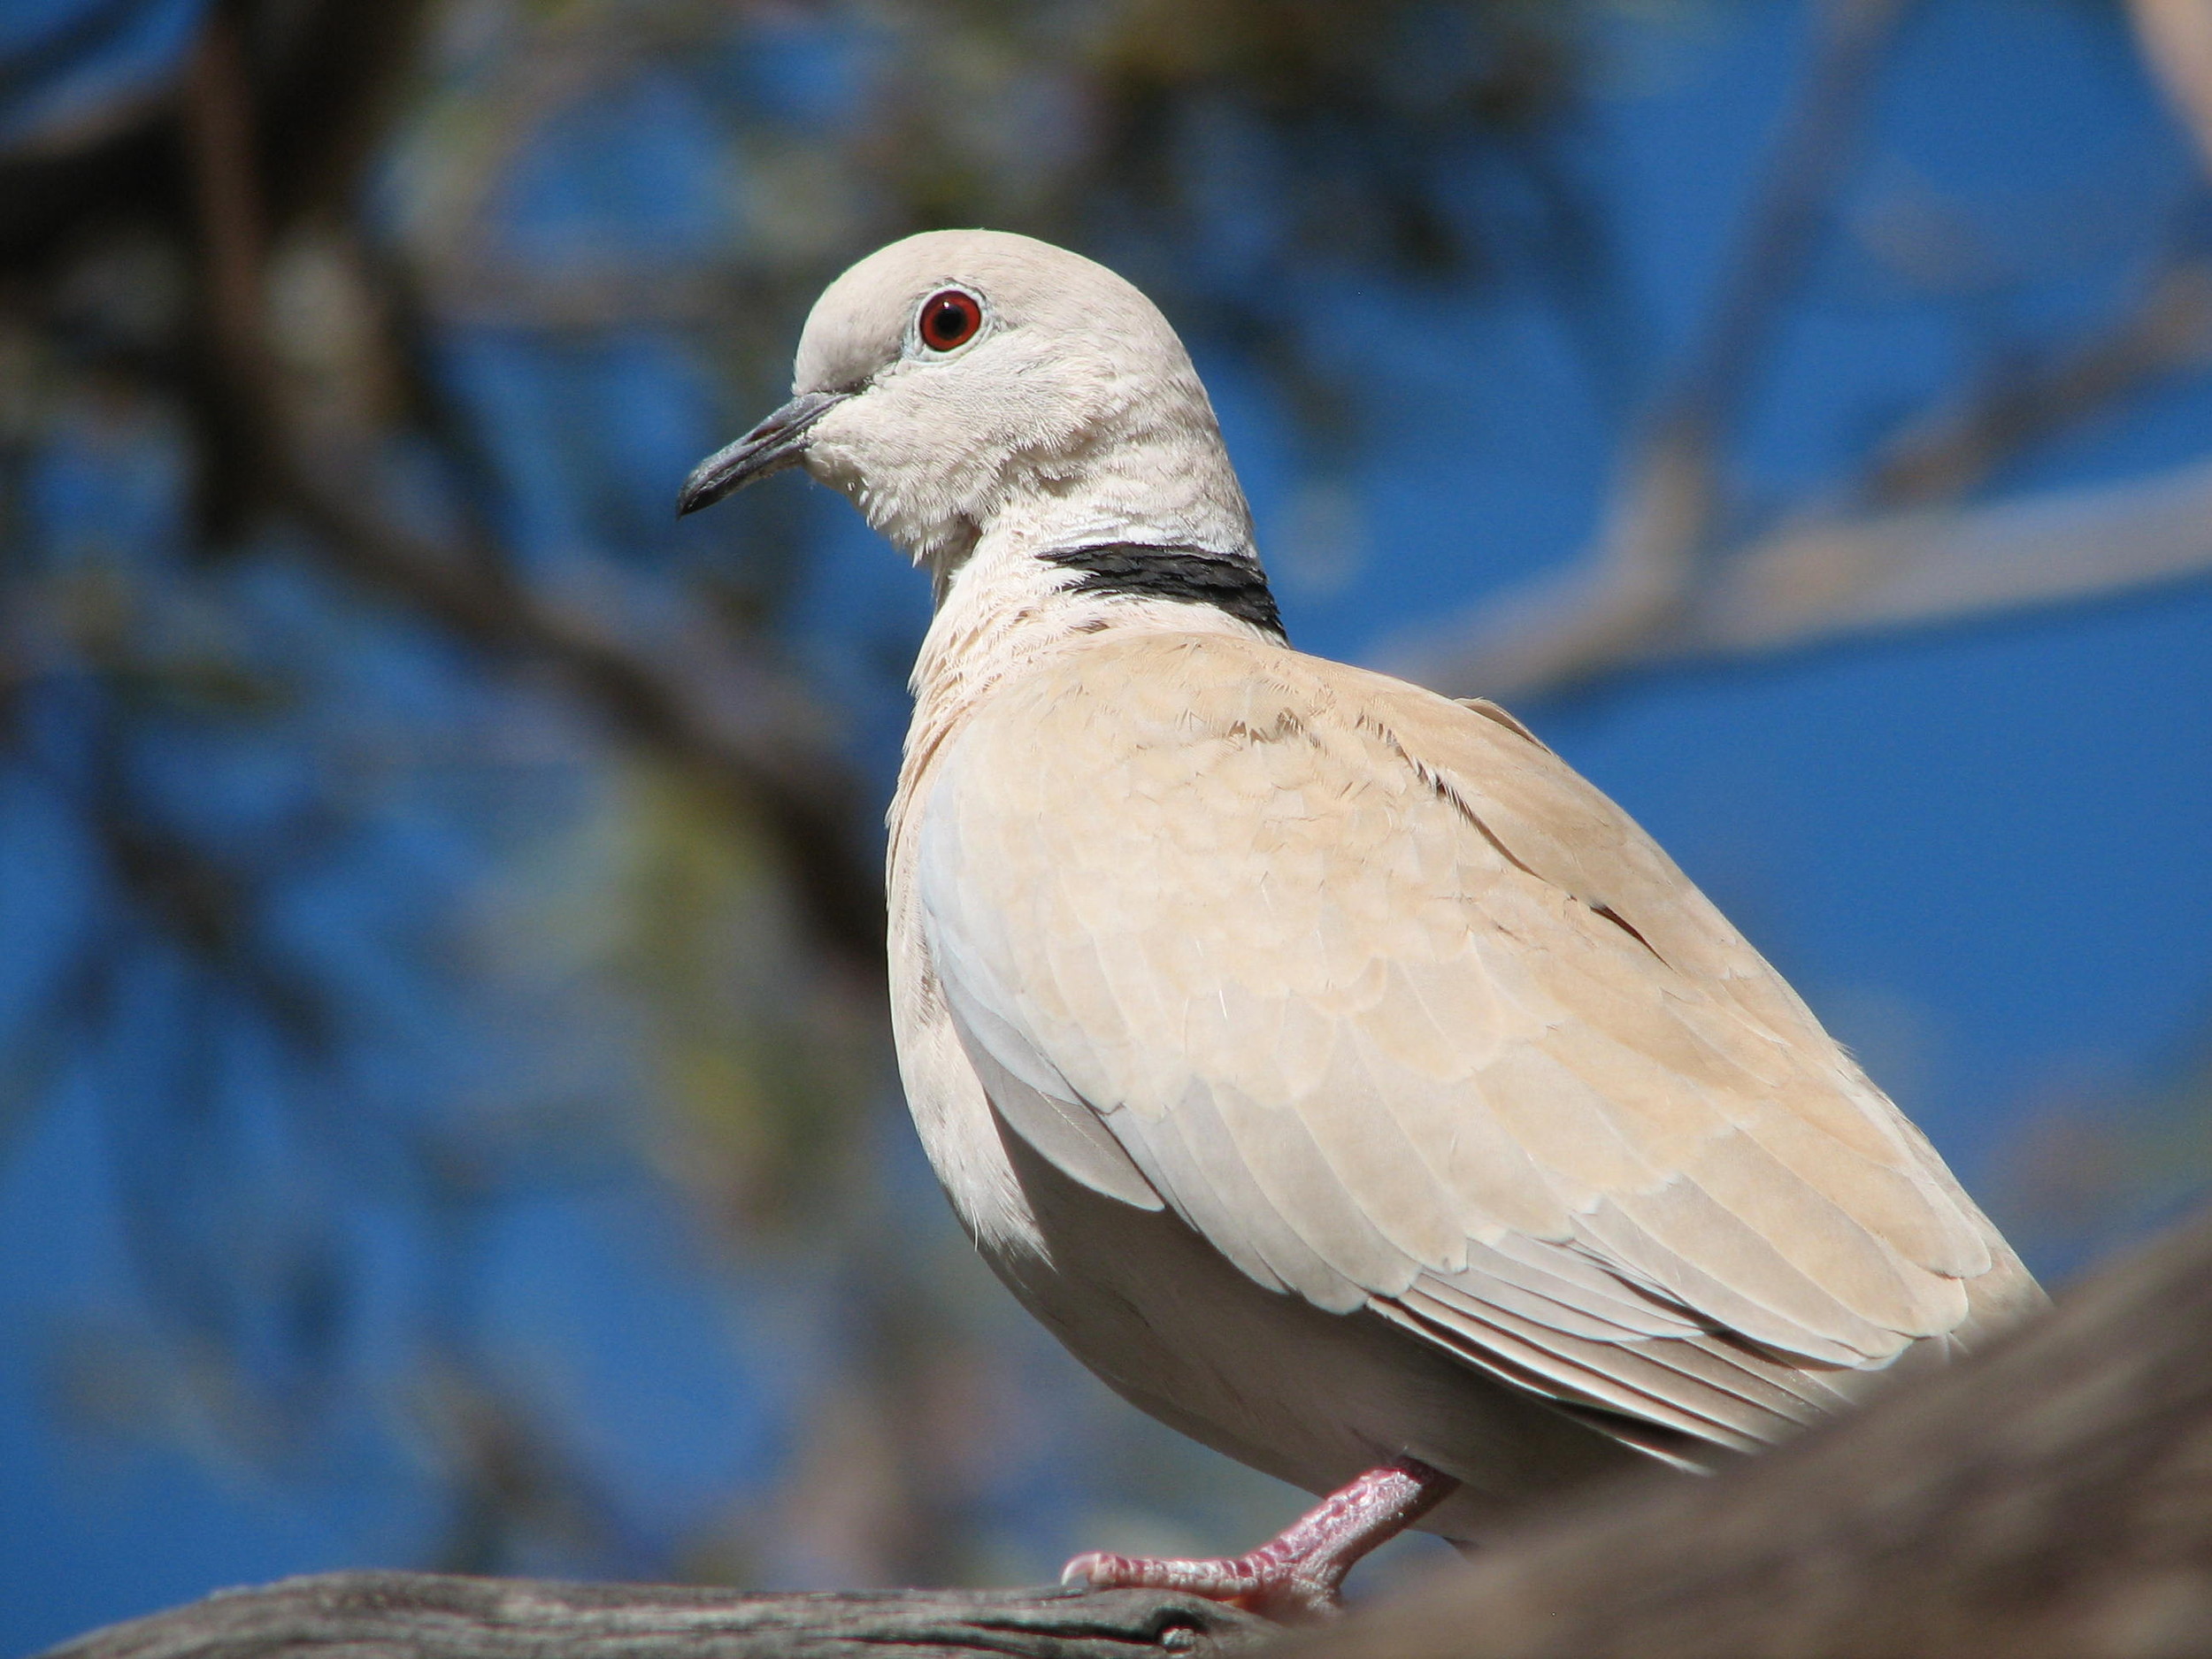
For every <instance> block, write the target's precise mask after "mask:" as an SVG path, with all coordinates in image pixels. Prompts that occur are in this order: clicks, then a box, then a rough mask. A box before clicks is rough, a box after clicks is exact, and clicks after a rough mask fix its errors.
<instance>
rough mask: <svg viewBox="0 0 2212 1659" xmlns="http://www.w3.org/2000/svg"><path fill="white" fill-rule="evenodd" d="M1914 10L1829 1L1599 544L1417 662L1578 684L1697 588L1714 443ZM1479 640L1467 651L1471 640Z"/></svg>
mask: <svg viewBox="0 0 2212 1659" xmlns="http://www.w3.org/2000/svg"><path fill="white" fill-rule="evenodd" d="M1910 4H1911V0H1827V4H1824V6H1822V7H1821V9H1820V18H1819V32H1820V39H1819V43H1818V47H1817V49H1816V56H1815V60H1814V64H1813V67H1812V70H1811V73H1809V75H1808V76H1807V78H1806V81H1805V83H1804V86H1803V88H1802V89H1801V91H1800V93H1799V95H1798V97H1797V99H1796V101H1795V103H1794V104H1793V106H1792V108H1791V110H1790V111H1789V112H1788V114H1787V115H1786V118H1785V120H1784V123H1783V129H1782V134H1781V136H1780V138H1779V139H1778V141H1777V142H1776V146H1775V150H1774V154H1773V157H1772V160H1771V161H1770V165H1769V166H1768V169H1767V173H1766V178H1765V180H1764V182H1763V185H1762V187H1761V188H1760V191H1759V194H1758V196H1757V199H1756V200H1755V203H1754V204H1753V206H1752V209H1751V211H1750V213H1749V216H1748V218H1747V221H1746V226H1745V229H1744V233H1743V235H1742V237H1741V240H1740V242H1739V244H1738V247H1737V250H1736V253H1735V255H1734V257H1733V258H1732V261H1731V263H1730V265H1729V267H1728V269H1727V271H1726V273H1725V274H1724V276H1723V278H1722V280H1721V283H1720V287H1719V290H1718V293H1717V296H1716V298H1715V301H1714V304H1713V309H1712V312H1711V315H1710V319H1709V322H1708V324H1707V326H1705V328H1704V329H1703V331H1702V332H1701V335H1700V337H1699V339H1698V340H1697V342H1696V343H1695V345H1694V348H1693V349H1692V350H1691V352H1690V354H1689V356H1688V357H1687V358H1686V361H1685V363H1684V365H1683V366H1682V368H1681V369H1680V371H1679V372H1678V373H1677V374H1676V375H1675V376H1674V378H1673V381H1672V384H1671V387H1670V388H1669V389H1668V390H1667V391H1666V392H1665V393H1663V395H1662V396H1661V397H1660V398H1659V400H1658V402H1657V403H1656V404H1655V406H1654V408H1653V409H1652V411H1650V412H1649V413H1648V414H1647V416H1646V417H1645V419H1644V420H1643V422H1642V423H1641V426H1640V434H1639V435H1638V436H1637V437H1636V439H1635V440H1634V442H1633V443H1632V447H1631V449H1630V453H1629V455H1628V457H1627V460H1626V462H1625V464H1624V465H1623V467H1622V469H1621V472H1620V475H1619V479H1618V481H1617V486H1616V488H1615V489H1614V492H1613V499H1612V503H1611V505H1610V507H1609V510H1608V511H1607V514H1606V518H1605V520H1604V523H1603V525H1602V526H1601V528H1600V530H1599V532H1598V534H1597V537H1596V540H1595V542H1594V546H1593V547H1592V548H1591V549H1590V551H1589V552H1588V554H1587V555H1586V557H1584V559H1583V560H1582V562H1581V563H1579V564H1578V565H1576V566H1575V567H1574V568H1573V569H1571V570H1570V571H1568V572H1565V573H1564V574H1563V575H1561V576H1556V577H1553V578H1549V579H1547V580H1542V581H1540V582H1538V583H1536V584H1534V585H1532V586H1531V587H1530V588H1526V589H1525V590H1524V591H1523V592H1521V593H1520V594H1517V595H1512V596H1509V598H1507V599H1506V600H1504V601H1503V602H1502V603H1499V604H1497V605H1495V606H1494V607H1492V608H1491V609H1490V610H1488V611H1486V612H1484V613H1483V614H1482V615H1481V616H1480V617H1479V618H1477V619H1476V621H1475V622H1474V624H1473V625H1472V627H1471V629H1470V628H1469V626H1467V625H1465V624H1463V625H1461V626H1460V627H1459V628H1458V629H1457V630H1455V633H1456V634H1458V635H1459V636H1460V637H1459V638H1458V639H1457V640H1456V641H1455V642H1454V643H1453V644H1452V646H1451V647H1450V648H1449V649H1448V651H1434V650H1432V652H1431V653H1430V655H1431V656H1432V657H1433V658H1435V659H1436V660H1433V661H1432V662H1429V663H1425V664H1423V665H1422V667H1421V668H1420V670H1419V671H1418V672H1419V674H1420V677H1422V678H1425V679H1427V680H1431V681H1432V683H1452V684H1456V685H1463V686H1468V687H1472V688H1474V689H1479V690H1481V691H1483V692H1484V693H1486V694H1488V693H1491V692H1496V691H1506V690H1511V689H1516V688H1524V687H1530V686H1537V685H1545V684H1549V683H1553V682H1555V681H1558V680H1569V679H1573V678H1575V677H1577V676H1578V675H1580V674H1583V673H1586V672H1590V671H1591V670H1592V669H1593V668H1595V667H1598V666H1602V665H1606V664H1611V663H1613V662H1615V661H1617V660H1618V659H1619V658H1620V657H1622V656H1623V655H1624V654H1625V653H1628V652H1630V651H1632V650H1633V649H1635V648H1636V646H1637V645H1638V644H1639V643H1640V641H1644V640H1647V639H1648V638H1650V637H1652V636H1653V635H1654V634H1656V633H1657V632H1658V631H1660V630H1661V629H1663V627H1664V626H1666V625H1667V623H1668V621H1669V620H1670V618H1671V617H1672V615H1673V613H1674V611H1675V609H1676V607H1677V605H1678V603H1679V602H1680V601H1681V599H1682V596H1683V595H1685V594H1686V592H1687V591H1688V589H1689V588H1690V587H1691V585H1692V583H1693V582H1694V580H1695V578H1696V574H1697V571H1698V566H1699V564H1700V559H1701V555H1702V554H1704V553H1705V552H1706V551H1707V549H1708V546H1709V542H1710V541H1711V538H1712V534H1713V526H1714V520H1715V518H1716V517H1717V512H1718V510H1719V504H1720V502H1721V499H1722V496H1723V493H1724V492H1723V488H1722V480H1721V476H1720V464H1719V453H1718V445H1719V441H1720V437H1721V434H1722V432H1723V431H1724V428H1725V427H1726V426H1728V425H1729V423H1730V422H1731V421H1732V420H1733V419H1734V418H1735V416H1736V414H1737V412H1738V411H1739V410H1740V408H1741V406H1742V404H1743V403H1744V401H1745V399H1746V398H1747V396H1749V394H1750V391H1751V389H1752V388H1753V386H1754V385H1755V381H1756V379H1757V375H1758V371H1759V367H1760V365H1761V364H1762V363H1763V360H1764V358H1765V356H1766V352H1767V348H1768V345H1769V343H1770V340H1771V338H1772V335H1773V333H1774V329H1775V326H1776V323H1777V320H1778V316H1779V312H1780V309H1781V306H1782V304H1783V303H1784V302H1785V301H1786V299H1787V298H1788V297H1789V296H1790V295H1791V294H1792V293H1793V292H1794V291H1795V289H1796V288H1797V286H1798V284H1799V283H1800V282H1801V280H1802V278H1803V273H1804V270H1805V267H1806V265H1808V263H1809V261H1810V259H1811V257H1812V255H1813V252H1814V250H1815V249H1816V247H1817V246H1818V243H1819V238H1820V234H1821V232H1822V230H1823V229H1824V227H1825V224H1826V221H1827V211H1828V205H1829V203H1830V202H1831V200H1832V198H1833V196H1834V195H1835V192H1836V190H1837V188H1839V185H1840V184H1841V182H1842V180H1843V179H1844V177H1845V176H1846V173H1847V170H1848V166H1849V163H1850V158H1851V157H1852V154H1853V152H1854V150H1855V145H1854V144H1853V142H1852V140H1853V136H1854V134H1855V130H1856V128H1857V127H1858V125H1859V122H1860V120H1861V119H1862V118H1863V114H1864V111H1865V108H1866V105H1867V102H1868V98H1869V96H1870V94H1871V92H1872V89H1873V86H1874V81H1875V79H1876V72H1877V71H1878V69H1879V67H1880V65H1881V62H1882V58H1883V56H1884V54H1885V53H1886V51H1887V50H1888V46H1889V42H1890V41H1891V39H1892V38H1893V35H1895V33H1896V29H1897V27H1898V24H1899V23H1900V21H1901V19H1902V18H1903V17H1904V14H1905V12H1907V11H1908V10H1909V6H1910ZM1470 633H1471V634H1472V636H1473V637H1472V638H1471V639H1469V638H1467V637H1466V636H1467V635H1468V634H1470Z"/></svg>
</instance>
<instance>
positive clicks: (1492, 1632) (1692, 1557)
mask: <svg viewBox="0 0 2212 1659" xmlns="http://www.w3.org/2000/svg"><path fill="white" fill-rule="evenodd" d="M1277 1636H1279V1632H1276V1630H1275V1627H1273V1626H1271V1625H1269V1624H1265V1623H1263V1621H1261V1620H1259V1619H1256V1618H1254V1617H1250V1616H1248V1615H1246V1614H1242V1613H1238V1612H1235V1611H1233V1610H1232V1609H1226V1608H1222V1607H1217V1606H1215V1605H1213V1604H1211V1603H1209V1602H1205V1601H1197V1600H1194V1599H1193V1598H1190V1597H1187V1596H1179V1595H1168V1594H1156V1593H1152V1592H1146V1591H1128V1590H1122V1591H1109V1592H1104V1593H1100V1594H1085V1595H1071V1594H1065V1593H1062V1592H1058V1591H1051V1590H1041V1591H950V1590H896V1591H879V1592H873V1593H863V1594H838V1595H748V1594H741V1593H739V1592H736V1591H730V1590H707V1589H696V1588H688V1587H680V1586H641V1585H556V1584H543V1583H535V1582H530V1581H526V1580H500V1579H487V1578H449V1577H444V1576H441V1575H437V1574H432V1573H408V1572H353V1573H334V1574H328V1575H326V1576H323V1577H320V1578H295V1579H290V1580H288V1581H287V1582H285V1583H282V1584H278V1585H273V1586H270V1587H268V1588H266V1589H261V1590H250V1591H242V1592H234V1593H232V1594H226V1595H218V1596H214V1597H211V1598H210V1599H209V1600H207V1601H199V1602H195V1603H194V1604H192V1605H191V1606H189V1607H185V1608H180V1609H176V1610H174V1611H173V1612H168V1613H161V1614H157V1615H155V1616H154V1617H150V1618H142V1619H139V1620H136V1621H134V1623H131V1624H119V1625H116V1626H114V1627H113V1628H111V1629H109V1630H106V1631H101V1632H95V1633H94V1634H92V1635H89V1636H87V1637H84V1638H82V1639H81V1640H78V1641H75V1642H73V1643H71V1644H70V1645H68V1646H67V1647H59V1648H57V1649H55V1650H54V1651H53V1652H52V1653H51V1654H50V1655H47V1656H46V1659H308V1656H309V1655H311V1653H313V1652H314V1651H315V1650H320V1649H343V1650H344V1653H343V1659H616V1656H617V1655H620V1659H769V1656H770V1655H775V1656H776V1659H793V1656H803V1659H832V1656H834V1655H853V1656H854V1659H857V1656H858V1655H863V1654H866V1655H871V1659H896V1655H900V1654H910V1655H939V1656H941V1659H949V1656H950V1655H976V1654H986V1653H987V1654H993V1655H1011V1656H1013V1659H1022V1656H1024V1655H1035V1656H1036V1659H1108V1656H1109V1655H1117V1656H1119V1659H1130V1656H1131V1655H1137V1654H1139V1653H1141V1652H1145V1651H1150V1650H1158V1651H1160V1652H1164V1653H1172V1654H1186V1655H1223V1654H1231V1653H1237V1652H1244V1651H1249V1650H1250V1649H1251V1648H1253V1647H1256V1646H1259V1645H1261V1644H1263V1642H1266V1641H1267V1640H1269V1639H1270V1638H1271V1637H1277ZM1270 1651H1271V1652H1280V1653H1282V1655H1284V1659H1508V1656H1510V1659H1608V1656H1609V1655H1621V1656H1622V1659H1628V1656H1629V1655H1634V1659H1728V1656H1731V1655H1791V1656H1792V1659H1824V1656H1828V1655H1832V1656H1834V1659H1857V1656H1859V1655H1924V1654H1940V1655H1944V1656H1945V1659H1999V1656H2000V1655H2002V1656H2003V1659H2183V1656H2184V1655H2212V1218H2208V1219H2207V1220H2204V1221H2201V1222H2200V1223H2198V1224H2197V1225H2194V1226H2193V1227H2191V1228H2189V1229H2187V1230H2185V1231H2184V1232H2181V1233H2177V1234H2175V1235H2174V1236H2173V1237H2172V1238H2170V1239H2169V1240H2166V1241H2165V1242H2163V1243H2162V1244H2160V1245H2159V1246H2157V1247H2155V1248H2153V1249H2152V1250H2150V1251H2148V1252H2147V1253H2146V1254H2144V1255H2143V1256H2139V1257H2137V1258H2136V1259H2134V1260H2132V1261H2129V1262H2124V1263H2121V1264H2120V1265H2118V1266H2116V1267H2115V1268H2112V1269H2109V1270H2108V1271H2105V1272H2103V1273H2101V1274H2100V1275H2098V1276H2097V1277H2096V1278H2094V1279H2092V1280H2090V1281H2089V1282H2088V1283H2087V1284H2085V1285H2083V1286H2079V1287H2078V1288H2077V1289H2076V1290H2074V1291H2073V1292H2072V1293H2071V1294H2069V1295H2067V1296H2066V1297H2065V1298H2064V1299H2063V1300H2062V1302H2061V1303H2060V1305H2059V1307H2058V1308H2057V1310H2055V1312H2054V1313H2052V1314H2051V1315H2049V1316H2047V1317H2045V1318H2044V1319H2042V1320H2040V1321H2039V1322H2038V1323H2036V1324H2035V1325H2032V1326H2030V1327H2029V1328H2027V1329H2025V1330H2024V1331H2021V1332H2019V1333H2016V1335H2015V1336H2013V1337H2012V1338H2010V1339H2009V1340H2006V1341H2004V1342H2001V1343H2000V1344H1999V1345H1997V1346H1996V1347H1995V1348H1992V1349H1990V1350H1988V1351H1987V1352H1985V1353H1984V1354H1981V1355H1978V1356H1976V1357H1975V1358H1973V1359H1971V1360H1970V1361H1968V1362H1966V1363H1962V1364H1960V1365H1956V1366H1954V1367H1952V1368H1951V1369H1949V1370H1947V1371H1940V1372H1937V1373H1934V1374H1932V1375H1930V1376H1927V1377H1924V1378H1921V1379H1916V1380H1915V1381H1912V1382H1909V1383H1901V1384H1900V1386H1898V1387H1897V1388H1896V1389H1895V1390H1894V1391H1893V1392H1891V1393H1888V1394H1884V1395H1883V1396H1881V1397H1880V1398H1879V1399H1878V1401H1877V1402H1875V1403H1874V1405H1873V1406H1872V1407H1871V1408H1870V1409H1869V1410H1867V1411H1865V1412H1863V1413H1861V1414H1860V1415H1858V1416H1856V1417H1850V1418H1847V1419H1846V1420H1844V1421H1843V1422H1840V1423H1838V1424H1836V1425H1834V1426H1832V1427H1831V1428H1828V1429H1825V1430H1823V1431H1820V1432H1816V1433H1813V1434H1810V1435H1808V1436H1807V1437H1805V1438H1804V1439H1803V1440H1798V1441H1796V1442H1794V1443H1793V1444H1791V1445H1788V1446H1786V1447H1783V1448H1781V1449H1779V1450H1778V1451H1775V1452H1771V1453H1768V1454H1766V1455H1763V1456H1761V1457H1759V1458H1756V1459H1755V1460H1751V1461H1748V1462H1746V1463H1741V1464H1740V1465H1737V1466H1736V1467H1734V1468H1732V1469H1731V1470H1730V1471H1728V1472H1727V1473H1725V1474H1723V1475H1721V1476H1718V1477H1717V1478H1715V1479H1710V1480H1693V1479H1686V1478H1683V1477H1673V1476H1657V1477H1654V1478H1651V1479H1647V1480H1645V1481H1642V1482H1638V1483H1631V1484H1629V1485H1628V1486H1623V1487H1617V1488H1613V1489H1610V1490H1607V1491H1603V1492H1600V1493H1596V1494H1592V1495H1591V1496H1589V1497H1588V1498H1587V1499H1586V1500H1584V1501H1582V1502H1578V1503H1577V1504H1574V1505H1572V1506H1571V1507H1568V1508H1566V1509H1561V1510H1558V1511H1555V1512H1554V1513H1553V1514H1552V1515H1551V1516H1550V1517H1548V1518H1546V1519H1543V1520H1540V1521H1539V1522H1537V1523H1535V1524H1533V1525H1532V1526H1531V1527H1530V1529H1529V1530H1527V1531H1526V1532H1522V1533H1520V1534H1518V1535H1517V1536H1516V1537H1514V1538H1512V1539H1509V1540H1504V1541H1502V1542H1501V1543H1499V1544H1498V1545H1496V1546H1495V1547H1494V1548H1491V1549H1490V1550H1488V1551H1486V1552H1485V1553H1484V1554H1483V1555H1480V1556H1479V1558H1478V1559H1477V1561H1476V1562H1475V1563H1474V1565H1473V1566H1472V1567H1471V1568H1466V1569H1455V1570H1454V1571H1450V1572H1448V1573H1446V1574H1444V1575H1441V1576H1440V1578H1439V1579H1438V1580H1437V1581H1436V1582H1435V1583H1434V1584H1433V1585H1432V1586H1427V1587H1425V1588H1424V1589H1423V1590H1421V1591H1419V1592H1417V1594H1413V1595H1411V1596H1409V1597H1408V1598H1406V1599H1404V1600H1402V1601H1399V1602H1396V1603H1394V1604H1391V1605H1386V1606H1383V1607H1379V1608H1376V1609H1370V1610H1367V1611H1363V1612H1360V1613H1357V1614H1355V1615H1354V1616H1353V1617H1351V1618H1350V1619H1348V1621H1346V1622H1345V1623H1344V1624H1341V1625H1339V1626H1336V1627H1334V1628H1333V1629H1331V1630H1328V1631H1325V1632H1318V1633H1312V1634H1305V1635H1301V1636H1296V1637H1290V1638H1284V1639H1283V1640H1280V1641H1279V1643H1278V1645H1277V1646H1275V1647H1271V1648H1270Z"/></svg>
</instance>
